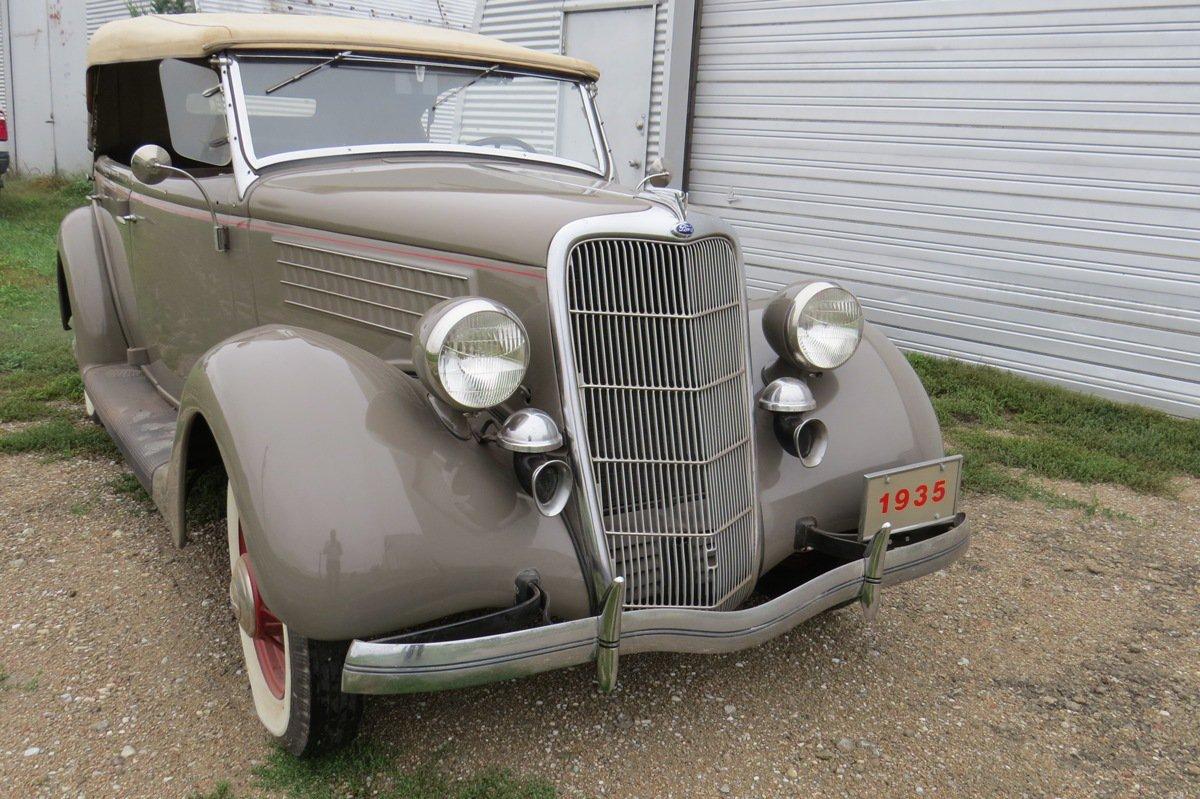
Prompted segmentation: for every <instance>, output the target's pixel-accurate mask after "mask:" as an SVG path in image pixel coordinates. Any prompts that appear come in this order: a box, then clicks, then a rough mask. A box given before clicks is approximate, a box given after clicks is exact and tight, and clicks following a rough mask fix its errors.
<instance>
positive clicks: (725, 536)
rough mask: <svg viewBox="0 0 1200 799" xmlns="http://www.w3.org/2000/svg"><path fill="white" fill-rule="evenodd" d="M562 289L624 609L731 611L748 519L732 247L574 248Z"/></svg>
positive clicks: (750, 505) (742, 583)
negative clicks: (622, 580) (623, 583)
mask: <svg viewBox="0 0 1200 799" xmlns="http://www.w3.org/2000/svg"><path fill="white" fill-rule="evenodd" d="M566 293H567V298H566V305H567V310H568V314H569V318H570V324H571V331H570V334H571V344H572V353H573V360H574V370H575V380H576V383H577V389H578V392H579V400H580V406H581V411H582V413H581V415H582V420H583V430H582V431H580V432H581V433H582V438H584V439H585V441H584V442H582V446H581V447H580V450H581V456H583V455H586V457H587V458H588V461H589V463H588V466H589V468H590V471H591V479H592V480H593V481H594V485H595V495H596V498H597V501H598V504H599V506H600V507H599V511H600V516H601V521H602V523H603V528H604V535H605V539H606V542H607V544H608V554H609V556H610V558H611V559H612V564H613V569H614V572H615V574H617V575H620V576H624V577H625V579H626V606H627V607H662V606H678V607H710V608H725V607H731V606H733V605H736V604H737V603H739V602H741V600H742V599H744V598H745V596H746V595H747V594H748V593H749V591H750V589H751V588H752V587H753V581H754V576H755V571H756V568H757V563H758V519H757V510H756V507H757V506H756V504H755V499H754V491H753V485H752V475H751V464H752V457H753V454H752V444H751V438H750V436H751V415H750V410H751V408H750V398H749V389H748V386H747V363H746V359H747V349H746V320H745V310H744V303H745V299H744V289H743V279H742V273H741V267H740V264H739V263H738V260H737V258H736V255H735V253H734V250H733V247H732V246H731V245H730V244H729V242H727V241H726V240H724V239H720V238H706V239H700V240H698V241H694V242H688V243H677V244H676V243H666V242H654V241H644V240H637V239H595V240H589V241H584V242H581V243H579V244H577V245H575V247H574V248H573V249H572V250H571V252H570V255H569V256H568V259H567V275H566Z"/></svg>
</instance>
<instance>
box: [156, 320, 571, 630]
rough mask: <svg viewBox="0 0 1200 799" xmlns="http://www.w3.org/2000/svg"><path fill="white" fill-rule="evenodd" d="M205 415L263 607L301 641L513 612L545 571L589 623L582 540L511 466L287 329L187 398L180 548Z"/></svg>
mask: <svg viewBox="0 0 1200 799" xmlns="http://www.w3.org/2000/svg"><path fill="white" fill-rule="evenodd" d="M201 416H202V417H203V419H204V421H205V422H206V423H207V425H208V427H209V429H210V430H211V432H212V435H213V438H214V440H215V441H216V444H217V448H218V449H219V450H220V453H221V457H222V459H223V461H224V464H225V469H226V472H227V473H228V476H229V479H230V481H231V482H232V484H233V489H234V494H235V496H237V498H238V503H239V509H240V510H241V513H242V524H243V534H244V535H245V537H246V544H247V549H248V551H249V553H250V556H251V559H252V561H253V563H254V569H255V573H256V576H257V579H258V581H259V588H260V590H261V592H262V595H263V598H264V600H265V601H266V603H267V605H268V606H269V607H270V608H271V609H272V611H273V612H275V613H276V614H277V615H278V616H279V617H280V618H281V619H283V620H284V621H285V622H286V623H287V624H288V625H290V626H291V627H292V628H293V629H294V630H295V631H296V632H298V633H300V634H302V635H305V636H308V637H311V638H316V639H322V640H341V639H346V638H353V637H364V636H371V635H377V634H382V633H387V632H393V631H395V630H398V629H402V628H405V627H410V626H413V625H417V624H422V623H424V622H428V621H431V620H434V619H438V618H441V617H444V616H447V615H450V614H454V613H460V612H465V611H471V610H477V609H481V608H495V607H507V606H509V605H511V604H512V602H513V598H514V592H515V588H514V580H515V578H516V577H517V575H518V574H519V573H520V572H521V571H523V570H525V569H530V568H533V569H536V570H537V571H538V573H539V574H540V575H541V584H542V587H543V588H544V589H545V591H546V594H547V596H548V597H549V600H550V603H551V610H552V612H553V613H555V614H556V615H559V616H563V617H575V616H579V615H583V614H586V613H587V610H588V599H587V593H586V589H585V586H584V583H583V580H582V576H581V573H580V568H579V562H578V558H577V556H576V554H575V550H574V547H573V546H572V542H571V537H570V534H569V533H568V530H567V528H566V527H565V525H564V523H563V521H562V520H561V518H551V519H547V518H545V517H543V516H541V515H540V514H539V513H538V512H537V510H536V509H535V508H534V506H533V504H532V502H531V501H530V500H529V499H528V498H527V497H525V496H524V495H523V494H522V493H521V491H520V489H519V487H518V485H517V482H516V479H515V477H514V474H513V469H512V464H511V456H509V455H508V454H507V453H503V452H501V451H498V450H497V449H496V448H494V447H485V446H480V445H479V444H477V443H476V442H474V441H467V442H464V441H460V440H459V439H456V438H454V437H453V436H452V435H451V434H450V433H449V431H448V430H447V429H446V428H445V427H444V426H443V425H442V423H441V422H440V421H439V420H438V418H437V416H436V415H435V414H434V412H433V411H432V409H431V408H430V407H429V405H428V403H427V401H426V398H425V392H424V391H423V390H422V387H421V384H420V383H419V382H417V381H416V380H414V379H413V378H411V377H409V376H408V375H406V374H404V373H403V372H401V371H400V370H398V369H396V368H395V367H393V366H391V365H389V364H387V363H385V362H384V361H382V360H380V359H379V358H377V357H375V356H374V355H371V354H370V353H368V352H366V351H364V350H361V349H359V348H357V347H354V346H352V345H349V344H347V343H345V342H343V341H341V340H338V339H335V338H332V337H330V336H326V335H324V334H320V333H316V332H313V331H309V330H304V329H300V328H294V327H285V326H266V327H260V328H256V329H254V330H251V331H248V332H246V333H243V334H240V335H238V336H235V337H233V338H231V339H229V340H227V341H225V342H224V343H222V344H220V345H218V346H217V347H215V348H213V349H212V350H210V351H209V352H208V353H207V354H206V355H205V356H204V357H203V358H202V359H201V360H200V361H199V362H198V363H197V364H196V366H195V368H194V369H193V370H192V372H191V374H190V376H189V377H188V379H187V382H186V384H185V386H184V390H183V396H182V401H181V407H180V418H179V423H178V428H177V432H176V444H175V450H174V453H173V458H172V462H171V465H170V468H169V471H168V474H167V477H166V481H167V485H166V487H165V492H164V493H165V502H164V505H165V508H164V509H165V510H166V511H167V516H168V519H170V520H171V525H172V527H173V528H174V529H175V531H176V536H177V538H178V539H179V540H180V541H182V531H183V528H184V522H185V519H184V518H183V485H184V479H185V472H186V464H187V448H188V444H189V438H190V435H191V431H192V430H193V429H194V428H195V423H196V421H197V418H198V417H201Z"/></svg>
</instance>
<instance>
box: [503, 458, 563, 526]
mask: <svg viewBox="0 0 1200 799" xmlns="http://www.w3.org/2000/svg"><path fill="white" fill-rule="evenodd" d="M513 465H514V467H515V468H516V470H517V481H518V482H519V483H520V484H521V488H523V489H524V490H525V493H526V494H528V495H529V496H531V497H533V502H534V504H535V505H537V509H538V513H540V514H542V515H543V516H557V515H558V514H560V513H562V509H563V508H565V507H566V506H567V500H569V499H570V498H571V489H572V488H574V487H575V477H574V475H573V474H572V473H571V467H570V466H569V465H568V464H567V462H566V461H564V460H561V459H559V458H551V457H548V456H546V455H541V454H523V455H517V456H516V457H515V458H514V459H513Z"/></svg>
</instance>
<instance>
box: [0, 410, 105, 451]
mask: <svg viewBox="0 0 1200 799" xmlns="http://www.w3.org/2000/svg"><path fill="white" fill-rule="evenodd" d="M0 452H8V453H20V452H44V453H48V454H52V455H56V456H60V457H63V458H71V457H75V456H77V455H88V456H104V457H115V456H116V454H117V448H116V446H115V445H113V443H112V439H110V438H109V437H108V433H106V432H104V428H102V427H100V426H99V425H93V424H86V423H80V422H76V421H74V420H72V419H70V418H64V417H58V418H53V419H51V420H50V421H47V422H40V423H38V424H35V425H33V426H31V427H25V428H22V429H20V430H15V431H13V432H11V433H5V434H3V435H0Z"/></svg>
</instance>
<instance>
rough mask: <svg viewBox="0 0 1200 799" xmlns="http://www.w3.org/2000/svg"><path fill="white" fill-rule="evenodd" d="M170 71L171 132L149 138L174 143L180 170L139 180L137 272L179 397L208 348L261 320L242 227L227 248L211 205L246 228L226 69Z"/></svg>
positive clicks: (134, 210)
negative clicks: (225, 96) (220, 242)
mask: <svg viewBox="0 0 1200 799" xmlns="http://www.w3.org/2000/svg"><path fill="white" fill-rule="evenodd" d="M160 76H161V83H162V96H163V102H164V106H165V108H164V114H165V117H166V121H167V123H168V128H169V137H168V138H169V139H170V141H169V142H163V141H153V142H147V143H154V144H159V145H160V146H163V147H166V148H167V150H168V151H169V152H170V154H171V155H172V158H173V160H175V161H176V163H177V164H178V166H177V169H178V170H180V171H168V172H167V174H166V177H165V178H164V179H163V180H162V181H161V182H159V183H157V184H155V185H153V186H148V185H145V184H142V183H138V182H136V181H135V182H134V184H133V191H132V193H131V194H130V198H129V227H130V239H131V243H132V247H131V250H132V256H131V260H130V265H131V270H130V271H131V274H132V282H133V286H134V292H135V294H136V297H137V306H138V311H139V315H140V319H139V321H140V326H141V329H142V331H143V333H144V340H145V343H144V347H145V352H144V353H142V354H141V357H142V358H144V360H145V365H146V367H147V372H148V374H149V376H150V377H151V378H152V379H153V380H154V381H155V382H156V383H158V385H159V387H160V388H161V389H162V390H163V391H165V392H166V393H167V394H169V395H170V396H172V397H178V396H179V393H180V391H181V389H182V387H183V381H184V380H185V379H186V377H187V374H188V372H189V371H190V370H191V368H192V366H193V365H194V364H195V363H196V361H197V360H198V359H199V358H200V356H201V355H203V354H204V352H205V351H206V350H208V349H209V348H210V347H212V346H213V345H214V344H216V343H217V342H219V341H221V340H222V339H225V338H228V337H229V336H231V335H233V334H234V333H237V332H239V331H240V330H244V329H245V328H247V327H249V326H251V325H252V323H253V301H252V298H251V296H250V292H251V291H252V287H251V283H250V280H249V279H248V277H246V276H245V270H244V268H243V266H244V259H243V258H241V257H240V256H241V255H242V251H241V249H242V248H238V247H237V243H238V241H237V236H236V234H235V235H234V237H233V242H232V246H231V247H230V248H229V249H227V250H224V251H220V250H218V249H217V247H216V244H215V241H214V233H213V221H212V213H211V212H210V210H209V202H208V200H209V199H211V201H212V204H213V206H214V210H215V211H216V212H217V213H218V215H219V219H220V222H221V224H226V225H230V226H231V227H232V228H234V229H237V230H240V229H241V228H243V227H244V225H242V224H241V223H242V222H244V216H245V215H244V210H243V204H242V203H241V201H240V200H239V198H238V196H237V187H236V185H235V182H234V179H233V174H232V171H231V170H230V169H229V167H228V164H229V145H228V143H227V142H226V141H225V138H224V116H223V115H222V114H221V113H220V109H221V106H222V101H221V97H220V94H219V92H216V91H215V87H217V86H219V78H218V76H217V73H216V72H214V71H213V70H212V69H210V68H208V67H207V66H203V65H200V64H197V63H194V62H187V61H177V60H167V61H163V62H162V65H161V67H160ZM162 133H163V132H162V131H159V132H158V138H159V139H161V138H163V135H162ZM181 171H182V172H185V173H186V174H181ZM189 176H190V177H189ZM201 186H202V187H203V189H204V190H203V191H201ZM205 194H207V195H208V198H207V199H206V197H205ZM242 278H245V279H244V280H243V279H242Z"/></svg>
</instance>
